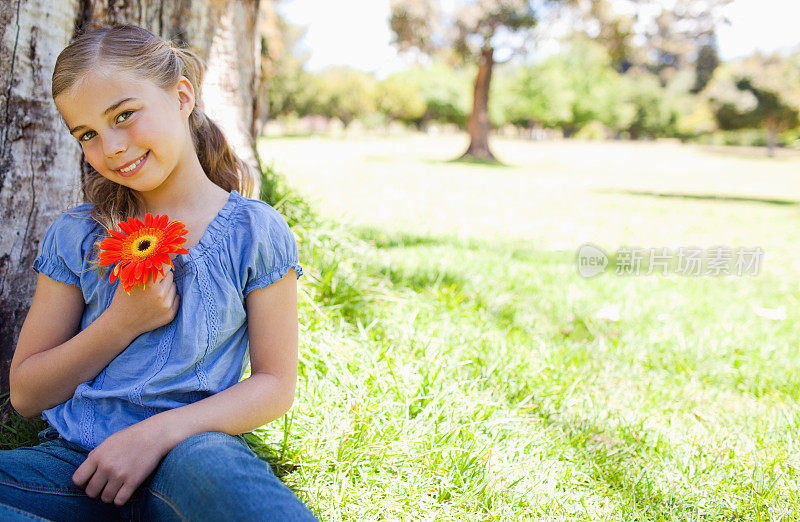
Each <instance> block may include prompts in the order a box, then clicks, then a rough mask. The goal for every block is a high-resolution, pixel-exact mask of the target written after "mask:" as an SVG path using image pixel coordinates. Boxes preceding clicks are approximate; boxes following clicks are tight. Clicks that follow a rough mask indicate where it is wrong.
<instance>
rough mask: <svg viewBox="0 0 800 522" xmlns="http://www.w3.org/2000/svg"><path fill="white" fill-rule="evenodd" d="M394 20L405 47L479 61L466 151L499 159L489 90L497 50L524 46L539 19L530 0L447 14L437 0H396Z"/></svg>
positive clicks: (479, 1)
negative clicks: (493, 142) (491, 140)
mask: <svg viewBox="0 0 800 522" xmlns="http://www.w3.org/2000/svg"><path fill="white" fill-rule="evenodd" d="M390 5H391V18H390V26H391V28H392V31H393V32H394V36H395V43H396V44H397V45H398V46H399V48H400V50H404V51H407V50H412V49H415V50H416V51H417V52H420V53H425V54H434V53H437V52H449V53H452V55H453V56H454V57H455V58H456V59H457V60H458V61H459V62H460V63H474V64H477V66H478V71H477V74H476V76H475V85H474V89H473V97H472V100H473V101H472V110H471V112H470V114H469V117H468V118H467V130H468V132H469V136H470V144H469V147H468V148H467V150H466V152H464V154H463V156H462V157H469V158H479V159H483V160H490V161H496V159H495V157H494V154H493V153H492V151H491V150H490V149H489V129H490V126H491V125H490V120H489V91H490V86H491V81H492V70H493V68H494V65H495V64H496V63H498V58H497V56H495V52H496V51H500V52H501V53H502V55H505V56H510V55H513V54H514V53H516V52H524V50H525V49H526V44H527V42H528V40H529V38H530V36H531V29H533V27H534V26H535V24H536V20H537V18H536V13H535V12H534V10H533V8H532V7H531V5H530V4H529V3H528V1H527V0H476V1H473V2H470V3H467V4H466V5H462V6H461V7H460V8H458V9H457V10H456V12H455V13H453V14H452V15H450V16H449V17H448V18H447V19H446V20H445V19H442V17H441V16H442V15H441V10H440V8H439V5H438V3H437V2H435V1H433V0H392V1H391V4H390Z"/></svg>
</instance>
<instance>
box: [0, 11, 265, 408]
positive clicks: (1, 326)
mask: <svg viewBox="0 0 800 522" xmlns="http://www.w3.org/2000/svg"><path fill="white" fill-rule="evenodd" d="M257 12H258V0H235V1H225V0H204V1H194V2H185V1H180V2H177V1H170V0H138V1H136V0H134V1H130V2H103V1H102V0H64V1H59V2H51V1H48V0H27V1H22V0H16V1H13V2H2V3H0V27H1V28H2V29H0V31H3V39H2V43H1V44H0V78H3V80H2V82H3V85H2V89H1V90H0V114H2V115H5V116H4V121H3V122H2V123H0V208H1V209H2V216H3V218H2V219H3V221H2V226H1V227H0V394H4V393H8V391H9V378H8V377H9V375H8V373H9V366H10V362H11V357H12V353H13V350H14V347H15V346H16V343H17V338H18V336H19V331H20V328H21V327H22V322H23V320H24V318H25V315H26V314H27V311H28V308H29V306H30V302H31V298H32V296H33V291H34V287H35V282H36V277H35V276H36V274H35V272H34V271H33V270H31V265H32V264H33V260H34V259H35V258H36V256H37V255H38V254H39V249H40V244H41V238H42V237H43V236H44V233H45V231H46V230H47V227H48V226H49V225H50V224H51V223H52V222H53V220H54V219H55V218H56V217H57V216H58V214H59V212H60V211H61V210H64V209H67V208H70V207H72V206H74V205H77V204H79V203H80V202H81V201H82V197H81V194H79V189H78V187H79V184H80V179H81V172H82V163H81V162H82V158H83V156H82V154H81V150H80V147H79V146H78V144H77V143H76V142H75V140H74V139H72V137H71V136H70V135H69V133H68V132H67V130H66V129H65V128H64V126H63V124H62V123H61V120H60V117H59V115H58V112H57V111H56V108H55V105H54V104H53V101H52V99H51V97H50V88H51V85H50V79H51V76H52V72H53V67H54V66H55V60H56V58H57V56H58V53H59V52H60V50H61V49H62V48H63V47H65V46H66V45H67V43H69V41H70V39H71V38H72V37H73V35H75V34H76V33H77V32H78V31H80V30H83V29H85V28H89V27H92V26H95V25H97V24H98V23H126V22H127V23H134V24H137V25H140V26H142V27H145V28H147V29H148V30H150V31H151V32H153V33H155V34H159V35H161V36H163V37H164V38H167V39H172V40H173V41H176V42H179V43H181V44H188V45H189V46H190V47H191V48H193V50H195V51H197V52H198V53H199V55H200V56H201V57H203V59H205V60H206V62H207V64H208V71H207V74H206V78H205V81H204V85H203V87H202V91H203V101H204V103H205V108H206V112H207V113H208V114H209V116H210V117H211V118H212V119H214V120H215V121H216V122H218V123H219V125H220V126H221V127H222V129H223V131H224V132H225V134H226V136H227V137H228V139H229V141H230V142H231V145H232V146H233V148H234V149H235V151H236V153H237V154H239V155H240V156H241V157H242V158H243V159H244V160H245V161H248V162H249V163H250V164H251V165H252V166H253V167H256V163H255V155H254V139H253V138H254V137H253V130H254V123H253V121H254V119H253V116H254V114H255V113H256V111H257V107H256V104H257V97H256V96H255V93H256V87H257V83H258V79H259V75H258V74H257V73H256V72H257V64H258V63H259V62H258V61H257V60H258V56H259V55H260V45H261V40H260V38H257V34H256V32H257V31H256V18H257ZM84 161H85V160H84ZM259 191H260V180H259V182H258V183H257V186H256V187H255V190H254V192H253V195H251V196H252V197H257V196H255V195H257V194H258V193H259ZM9 413H10V410H9V409H8V408H7V409H6V410H5V411H0V421H5V420H6V419H7V418H8V415H9Z"/></svg>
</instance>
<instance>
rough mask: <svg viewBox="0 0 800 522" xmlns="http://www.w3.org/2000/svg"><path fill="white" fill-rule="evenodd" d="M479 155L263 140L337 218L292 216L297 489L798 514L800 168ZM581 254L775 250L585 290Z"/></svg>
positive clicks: (377, 497) (648, 152) (283, 458)
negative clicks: (587, 249) (695, 273)
mask: <svg viewBox="0 0 800 522" xmlns="http://www.w3.org/2000/svg"><path fill="white" fill-rule="evenodd" d="M464 145H465V143H464V138H463V137H436V138H428V137H423V136H412V137H406V138H391V139H374V140H347V141H345V140H332V139H270V140H265V141H262V143H261V153H262V155H263V156H264V157H265V158H267V161H270V160H272V161H274V165H275V168H276V169H277V170H279V171H281V172H283V173H284V174H285V175H286V177H287V178H288V182H289V184H290V185H291V186H292V187H294V188H295V189H296V190H297V191H298V192H300V193H302V194H305V195H306V197H308V198H309V199H311V200H312V201H315V205H316V208H318V209H319V210H320V213H321V214H322V216H323V217H322V219H321V221H320V222H319V223H316V224H314V223H311V222H310V221H309V222H307V223H306V224H305V225H304V223H302V222H300V223H296V224H293V228H294V229H295V230H296V231H297V232H298V234H299V235H300V237H301V242H300V249H301V262H303V263H304V266H305V268H306V274H307V277H306V278H304V279H301V292H302V296H301V345H302V346H301V351H302V354H301V357H302V361H301V377H300V382H299V391H298V400H297V401H296V403H295V406H294V408H293V412H292V414H291V416H290V417H288V418H287V419H286V422H284V423H282V424H276V425H274V426H270V427H269V429H267V430H265V431H264V432H263V435H264V436H265V438H266V440H268V441H272V442H274V444H273V445H272V447H273V451H272V452H271V455H272V456H271V458H273V459H277V461H278V463H279V467H280V469H282V470H283V472H284V473H285V475H283V478H284V480H285V481H286V482H287V483H288V484H290V485H291V486H292V487H293V488H295V490H296V491H297V492H298V494H299V495H300V496H301V497H302V498H304V499H305V500H306V501H307V502H309V504H310V505H311V506H312V507H313V509H314V510H315V512H316V513H318V515H319V516H320V518H322V519H323V520H340V519H346V520H365V519H366V520H372V519H428V520H476V519H498V520H519V519H531V518H544V519H552V518H555V519H565V518H567V519H586V520H596V519H598V518H604V519H609V518H610V519H636V518H639V519H647V520H650V519H692V520H694V519H698V518H702V519H709V518H710V519H744V520H749V519H764V518H766V519H778V518H780V517H781V516H782V515H787V514H788V515H790V516H791V517H792V518H794V517H796V516H798V513H799V512H800V500H798V487H800V480H798V471H799V468H800V454H798V449H800V448H798V442H800V435H798V429H800V418H799V417H798V414H800V408H798V406H797V398H798V395H800V392H799V391H798V390H800V388H799V387H800V372H798V370H797V367H798V364H797V360H798V357H797V346H798V343H797V340H798V328H797V326H796V324H797V318H798V312H797V285H798V281H797V274H798V261H797V254H796V245H798V244H800V243H798V240H800V233H798V227H797V218H798V208H800V207H798V205H797V204H795V203H793V202H794V201H800V183H799V182H798V181H800V157H797V156H795V155H792V154H785V155H784V156H783V157H779V158H777V159H773V160H768V159H766V158H762V157H761V156H760V152H756V153H755V154H751V153H748V152H747V151H744V152H741V153H738V154H737V155H725V153H724V151H723V152H720V151H719V150H707V149H701V148H697V147H681V146H679V145H676V144H625V143H609V144H595V143H577V142H575V143H549V144H548V143H530V142H523V141H495V142H494V146H495V149H496V152H497V154H498V155H499V156H500V157H501V158H503V159H504V160H505V161H506V162H507V164H509V165H510V166H508V167H500V168H490V167H483V166H476V165H462V164H455V163H449V162H447V160H449V159H451V158H452V157H455V156H456V155H458V153H459V152H461V150H462V148H463V147H464ZM633 192H635V193H637V194H632V193H633ZM679 195H681V196H686V195H694V196H702V197H691V198H690V197H678V196H679ZM720 196H728V197H727V198H720ZM712 198H716V199H712ZM737 198H738V199H737ZM345 212H346V213H345ZM330 216H338V217H339V218H340V219H341V220H342V221H344V222H346V223H347V224H345V225H342V226H336V225H334V224H333V223H331V222H330V220H329V217H330ZM584 242H592V243H595V244H597V245H599V246H601V247H602V248H604V249H606V250H607V251H608V252H610V253H613V252H614V251H616V249H618V248H620V247H621V246H624V245H629V246H639V247H668V248H670V249H675V248H678V247H680V246H699V247H703V248H707V247H711V246H714V245H724V246H728V247H731V248H736V247H742V246H743V247H755V246H760V247H761V248H762V249H763V250H764V251H765V252H766V257H765V259H764V260H763V262H762V265H761V271H760V272H759V274H758V275H756V276H743V277H737V276H724V277H713V276H700V277H689V276H678V275H669V276H663V275H661V276H656V275H651V276H645V275H641V276H638V277H636V276H620V275H615V274H614V268H613V259H612V266H611V267H609V269H608V272H607V273H605V274H603V275H601V276H598V277H596V278H593V279H584V278H582V277H580V275H579V274H578V273H577V270H576V266H575V262H576V253H575V252H576V249H577V248H578V246H579V245H580V244H582V243H584ZM781 307H783V308H781ZM609 310H611V311H612V312H613V311H618V314H619V318H618V320H613V319H614V317H613V315H614V313H610V314H609ZM603 312H605V313H603ZM604 317H611V319H609V318H604ZM770 317H771V318H770ZM289 424H290V425H289ZM283 428H287V429H286V430H283ZM284 436H285V439H284Z"/></svg>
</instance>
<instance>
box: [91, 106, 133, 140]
mask: <svg viewBox="0 0 800 522" xmlns="http://www.w3.org/2000/svg"><path fill="white" fill-rule="evenodd" d="M134 112H136V111H122V112H120V113H119V115H118V116H117V119H116V122H117V123H122V122H123V121H125V120H127V119H128V118H130V117H131V114H133V113H134ZM123 116H125V117H124V118H122V117H123ZM120 118H122V119H120ZM95 134H96V133H95V132H94V131H88V132H85V133H83V135H81V137H80V141H89V140H90V139H92V138H93V137H94V135H95Z"/></svg>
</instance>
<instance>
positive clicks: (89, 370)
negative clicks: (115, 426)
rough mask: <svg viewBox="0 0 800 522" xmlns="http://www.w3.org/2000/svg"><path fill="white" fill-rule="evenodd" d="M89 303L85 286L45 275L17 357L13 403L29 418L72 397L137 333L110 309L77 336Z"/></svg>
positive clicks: (12, 379) (12, 383)
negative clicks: (83, 291) (84, 296)
mask: <svg viewBox="0 0 800 522" xmlns="http://www.w3.org/2000/svg"><path fill="white" fill-rule="evenodd" d="M84 306H85V303H84V301H83V293H82V292H81V290H80V288H78V287H76V286H72V285H68V284H66V283H61V282H59V281H54V280H53V279H50V278H49V277H47V276H46V275H43V274H39V278H38V281H37V283H36V292H35V293H34V296H33V302H32V303H31V307H30V310H29V311H28V315H27V316H26V317H25V322H24V323H23V324H22V330H21V331H20V333H19V340H18V341H17V346H16V348H15V350H14V355H13V357H12V359H11V375H10V399H11V404H12V406H14V409H15V410H17V412H18V413H19V414H20V415H22V416H23V417H27V418H33V417H37V416H39V415H40V414H41V413H42V411H44V410H46V409H48V408H52V407H53V406H56V405H58V404H61V403H62V402H64V401H66V400H67V399H69V398H70V397H72V396H73V394H74V393H75V389H76V388H77V387H78V385H79V384H81V383H83V382H86V381H89V380H91V379H93V378H94V377H95V376H97V374H99V373H100V371H101V370H102V369H103V368H105V367H106V365H107V364H108V363H109V362H111V361H112V360H113V359H114V357H116V356H117V355H118V354H119V353H120V352H122V351H123V350H124V349H125V348H126V347H127V346H128V345H129V344H130V343H131V342H132V341H133V339H135V338H136V336H135V335H133V333H132V332H130V331H129V330H126V329H125V328H122V327H120V323H119V321H116V320H114V318H113V317H112V316H111V314H112V313H113V312H109V310H106V311H105V312H103V313H102V314H101V315H100V317H98V318H97V319H96V320H95V321H94V322H93V323H92V324H90V325H89V326H88V327H87V328H85V329H84V330H83V331H81V332H80V333H78V334H77V335H75V332H76V331H78V329H79V328H80V322H81V317H82V315H83V310H84Z"/></svg>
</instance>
